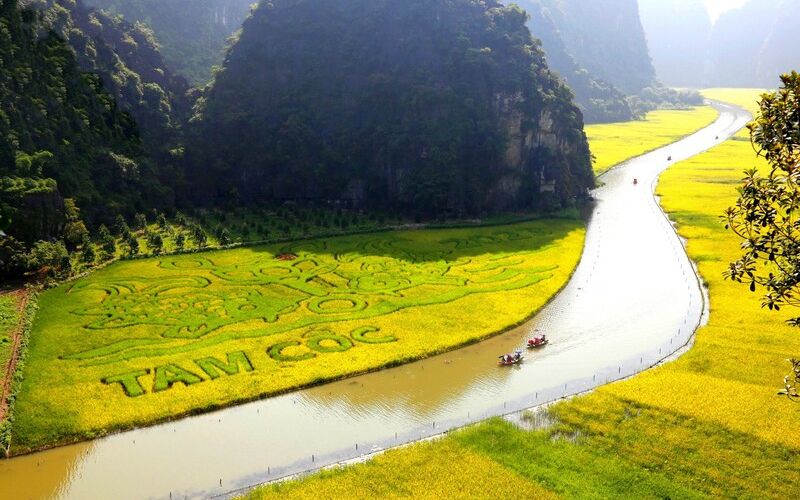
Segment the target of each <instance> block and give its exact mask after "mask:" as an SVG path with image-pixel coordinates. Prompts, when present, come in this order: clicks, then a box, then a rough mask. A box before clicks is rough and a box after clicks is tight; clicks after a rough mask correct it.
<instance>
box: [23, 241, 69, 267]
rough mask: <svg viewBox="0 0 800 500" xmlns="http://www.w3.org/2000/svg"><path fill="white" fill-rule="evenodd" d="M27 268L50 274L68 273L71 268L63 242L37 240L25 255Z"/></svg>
mask: <svg viewBox="0 0 800 500" xmlns="http://www.w3.org/2000/svg"><path fill="white" fill-rule="evenodd" d="M27 264H28V269H29V270H31V271H33V272H43V273H46V274H48V275H51V276H59V275H62V274H65V273H68V272H69V270H70V269H71V268H72V265H71V263H70V260H69V253H68V252H67V249H66V248H65V247H64V244H63V243H61V242H60V241H59V242H55V243H53V242H50V241H37V242H36V243H34V244H33V248H31V251H30V252H28V255H27Z"/></svg>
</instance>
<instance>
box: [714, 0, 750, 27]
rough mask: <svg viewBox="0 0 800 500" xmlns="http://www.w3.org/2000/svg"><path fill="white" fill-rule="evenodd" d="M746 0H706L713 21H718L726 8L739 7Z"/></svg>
mask: <svg viewBox="0 0 800 500" xmlns="http://www.w3.org/2000/svg"><path fill="white" fill-rule="evenodd" d="M745 1H746V0H706V6H707V7H708V12H709V14H711V22H712V23H713V22H716V21H717V18H718V17H719V15H720V14H722V13H723V12H725V11H726V10H731V9H734V8H736V7H739V6H740V5H742V4H743V3H745Z"/></svg>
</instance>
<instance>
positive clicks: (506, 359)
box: [497, 351, 525, 366]
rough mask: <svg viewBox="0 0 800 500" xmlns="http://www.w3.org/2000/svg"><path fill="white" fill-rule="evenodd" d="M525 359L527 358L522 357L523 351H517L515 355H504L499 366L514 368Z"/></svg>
mask: <svg viewBox="0 0 800 500" xmlns="http://www.w3.org/2000/svg"><path fill="white" fill-rule="evenodd" d="M523 359H525V356H523V355H522V351H517V352H515V353H514V354H503V355H502V356H500V361H498V362H497V364H498V365H499V366H512V365H516V364H519V363H522V360H523Z"/></svg>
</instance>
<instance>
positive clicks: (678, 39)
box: [639, 0, 711, 87]
mask: <svg viewBox="0 0 800 500" xmlns="http://www.w3.org/2000/svg"><path fill="white" fill-rule="evenodd" d="M639 8H640V11H641V17H642V24H643V25H644V28H645V32H646V33H647V41H648V45H649V47H650V55H651V56H652V58H653V64H654V65H655V68H656V73H657V75H658V78H659V79H660V80H661V81H662V82H663V83H664V84H666V85H671V86H679V87H685V86H698V85H700V84H701V83H702V78H703V75H705V74H706V66H707V64H708V60H707V54H708V50H709V39H710V37H711V18H710V17H709V13H708V10H707V9H706V4H705V0H670V1H664V0H639Z"/></svg>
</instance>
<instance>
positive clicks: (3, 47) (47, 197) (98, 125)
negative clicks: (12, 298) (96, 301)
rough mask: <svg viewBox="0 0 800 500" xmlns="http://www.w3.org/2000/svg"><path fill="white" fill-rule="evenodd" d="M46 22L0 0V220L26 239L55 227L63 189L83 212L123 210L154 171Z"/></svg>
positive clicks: (12, 1)
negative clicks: (74, 199) (145, 178)
mask: <svg viewBox="0 0 800 500" xmlns="http://www.w3.org/2000/svg"><path fill="white" fill-rule="evenodd" d="M45 26H46V24H43V23H42V22H41V21H40V20H39V15H38V13H37V12H36V11H33V10H22V9H20V8H19V6H18V3H17V1H16V0H2V3H0V219H2V222H1V223H2V225H3V226H8V225H9V223H10V227H0V229H7V230H8V231H9V233H10V234H12V235H14V236H16V237H17V238H18V239H20V240H23V241H25V242H28V243H30V242H32V241H33V240H36V239H40V238H50V237H53V236H57V235H59V234H60V231H61V229H62V228H63V224H64V218H65V213H64V212H65V211H64V202H63V199H62V195H64V196H71V197H74V198H76V199H77V201H78V203H79V205H80V206H82V207H83V208H85V209H86V214H87V215H92V214H94V215H97V214H99V213H100V212H101V211H105V210H125V211H127V210H130V209H131V208H134V209H135V208H136V207H137V206H141V204H142V203H145V201H144V200H143V195H142V193H144V192H147V191H149V189H148V188H147V187H146V186H145V184H147V183H148V181H143V180H142V179H143V177H146V176H148V174H151V173H150V172H149V171H148V167H147V163H146V162H144V161H143V159H144V153H143V150H142V148H141V144H140V140H139V135H138V131H137V128H136V125H135V123H134V121H133V119H132V118H131V117H130V115H128V114H127V113H123V112H122V111H121V110H120V109H119V107H118V106H117V104H116V102H115V100H114V97H113V96H111V95H110V94H108V93H107V92H106V91H105V90H103V86H102V83H101V81H100V77H99V76H96V75H93V74H89V73H85V72H83V71H81V70H80V68H79V66H78V64H77V61H76V60H75V55H74V52H73V51H72V49H71V48H70V47H69V46H68V45H67V44H66V43H64V41H63V40H62V39H61V38H60V37H59V36H58V35H57V34H55V33H54V32H52V31H48V30H46V29H43V28H44V27H45ZM159 197H160V196H154V197H153V199H152V200H149V202H153V200H155V199H158V198H159ZM3 242H4V244H7V243H8V240H7V239H6V240H3ZM0 250H2V249H0ZM0 253H2V252H0ZM0 257H2V256H1V255H0ZM0 260H1V259H0Z"/></svg>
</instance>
